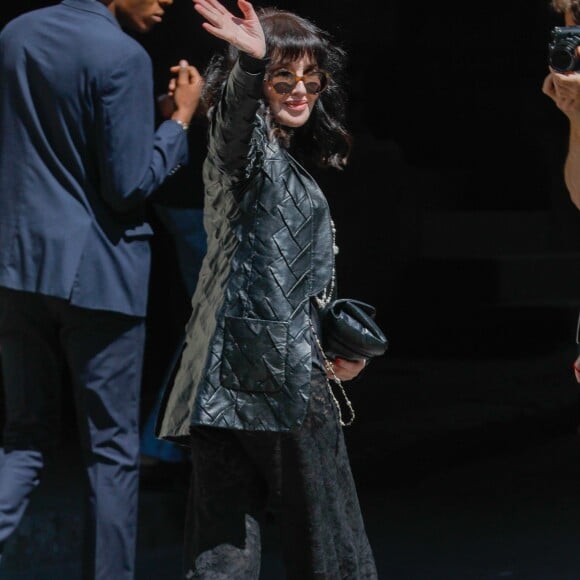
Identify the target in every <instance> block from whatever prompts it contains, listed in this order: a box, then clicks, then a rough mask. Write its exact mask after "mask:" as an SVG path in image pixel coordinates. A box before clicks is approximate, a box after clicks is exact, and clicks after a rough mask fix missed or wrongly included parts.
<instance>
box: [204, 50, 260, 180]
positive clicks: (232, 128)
mask: <svg viewBox="0 0 580 580" xmlns="http://www.w3.org/2000/svg"><path fill="white" fill-rule="evenodd" d="M252 60H253V61H255V63H259V62H260V61H258V60H256V59H252ZM262 62H264V65H263V66H260V67H259V72H257V73H251V72H247V71H246V70H244V69H243V68H242V66H241V65H240V61H238V62H236V64H235V65H234V67H233V68H232V70H231V72H230V76H229V78H228V80H227V83H226V86H225V90H224V92H223V94H222V97H221V99H220V101H219V103H218V105H217V108H216V111H215V113H214V116H213V118H212V123H211V129H210V134H209V144H208V155H207V157H208V160H209V161H210V162H211V163H212V164H213V165H214V167H215V168H216V169H217V170H218V172H219V173H220V174H221V175H222V178H223V179H227V180H229V182H230V183H229V185H230V186H233V185H235V184H236V183H237V182H239V181H240V180H241V179H242V178H243V177H244V176H245V175H246V173H247V169H248V164H249V160H251V159H254V156H253V155H251V150H252V147H253V143H252V135H253V132H254V127H255V123H256V112H257V110H258V107H259V106H260V99H261V98H262V96H263V88H262V83H263V80H264V71H265V61H262Z"/></svg>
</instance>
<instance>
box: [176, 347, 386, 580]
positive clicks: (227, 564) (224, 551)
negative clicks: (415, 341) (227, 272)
mask: <svg viewBox="0 0 580 580" xmlns="http://www.w3.org/2000/svg"><path fill="white" fill-rule="evenodd" d="M191 442H192V466H193V472H192V480H191V491H190V497H189V502H188V516H187V525H186V545H185V555H186V561H185V577H186V578H188V579H206V580H257V579H258V578H259V574H260V558H261V540H260V531H261V523H262V522H263V521H264V517H265V516H268V515H269V516H270V517H273V518H274V521H275V522H276V524H277V525H279V527H280V536H281V538H282V551H283V554H284V562H285V570H286V578H287V580H310V579H312V580H375V579H376V578H378V576H377V571H376V567H375V563H374V559H373V554H372V551H371V547H370V545H369V541H368V538H367V535H366V532H365V527H364V523H363V519H362V515H361V510H360V506H359V501H358V497H357V492H356V488H355V483H354V481H353V477H352V473H351V468H350V463H349V459H348V454H347V450H346V447H345V441H344V437H343V433H342V428H341V427H340V426H339V424H338V417H337V412H336V409H335V407H334V403H333V402H332V399H331V397H330V394H329V391H328V385H327V382H326V378H325V375H324V371H323V370H322V363H321V361H320V358H319V357H318V358H317V360H316V364H315V366H314V369H313V377H312V392H311V397H310V403H309V409H308V413H307V416H306V418H305V420H304V422H303V424H302V425H301V426H300V427H298V428H296V429H294V430H292V431H291V432H288V433H269V432H247V431H236V430H224V429H216V428H211V427H201V428H195V429H193V430H192V436H191ZM268 580H270V579H268ZM271 580H283V579H281V578H275V579H271Z"/></svg>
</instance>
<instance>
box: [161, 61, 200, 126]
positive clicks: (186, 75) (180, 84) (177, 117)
mask: <svg viewBox="0 0 580 580" xmlns="http://www.w3.org/2000/svg"><path fill="white" fill-rule="evenodd" d="M170 71H171V72H172V73H174V74H175V75H176V76H175V77H173V78H172V79H171V80H170V81H169V87H168V90H167V95H166V96H165V98H162V99H158V105H159V107H160V110H161V114H162V115H163V116H164V117H165V118H170V119H173V120H174V121H180V122H181V123H184V124H185V125H186V126H187V125H189V123H190V121H191V119H192V117H193V115H194V114H195V112H196V110H197V107H198V105H199V98H200V95H201V90H202V88H203V77H202V76H201V74H200V73H199V71H198V70H197V69H196V68H195V67H194V66H192V65H190V64H189V63H188V62H187V61H186V60H182V61H180V62H179V64H178V65H177V66H172V67H171V68H170Z"/></svg>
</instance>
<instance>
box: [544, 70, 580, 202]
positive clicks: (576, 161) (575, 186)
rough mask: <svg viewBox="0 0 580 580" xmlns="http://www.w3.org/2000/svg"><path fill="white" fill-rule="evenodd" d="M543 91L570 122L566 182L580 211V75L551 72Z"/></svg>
mask: <svg viewBox="0 0 580 580" xmlns="http://www.w3.org/2000/svg"><path fill="white" fill-rule="evenodd" d="M542 91H543V92H544V94H546V95H547V96H548V97H550V98H551V99H552V100H553V101H554V103H555V104H556V106H557V107H558V109H560V111H562V112H563V113H564V114H565V115H566V117H568V120H569V121H570V129H569V141H568V153H567V155H566V161H565V163H564V180H565V182H566V187H567V188H568V192H569V193H570V199H571V200H572V203H573V204H574V205H575V206H576V207H577V208H578V209H580V73H577V72H572V73H565V74H562V73H557V72H554V71H550V73H549V74H548V76H546V78H545V79H544V84H543V85H542Z"/></svg>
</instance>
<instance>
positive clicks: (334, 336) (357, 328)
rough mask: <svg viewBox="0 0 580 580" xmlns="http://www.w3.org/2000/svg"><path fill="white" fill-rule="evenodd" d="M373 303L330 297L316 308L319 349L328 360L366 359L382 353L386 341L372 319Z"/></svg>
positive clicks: (374, 312)
mask: <svg viewBox="0 0 580 580" xmlns="http://www.w3.org/2000/svg"><path fill="white" fill-rule="evenodd" d="M375 314H376V309H375V307H374V306H371V305H370V304H367V303H366V302H361V301H360V300H354V299H352V298H340V299H336V300H333V301H332V302H330V303H329V304H327V305H326V306H324V307H323V308H321V310H320V311H319V315H320V324H321V331H322V349H323V350H324V354H325V355H326V356H327V357H328V358H329V359H335V358H343V359H347V360H357V359H362V358H364V359H370V358H373V357H376V356H381V355H383V354H384V353H385V352H386V351H387V348H388V340H387V338H386V336H385V335H384V334H383V331H382V330H381V329H380V328H379V326H378V324H377V323H376V322H375V320H374V318H375Z"/></svg>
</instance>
